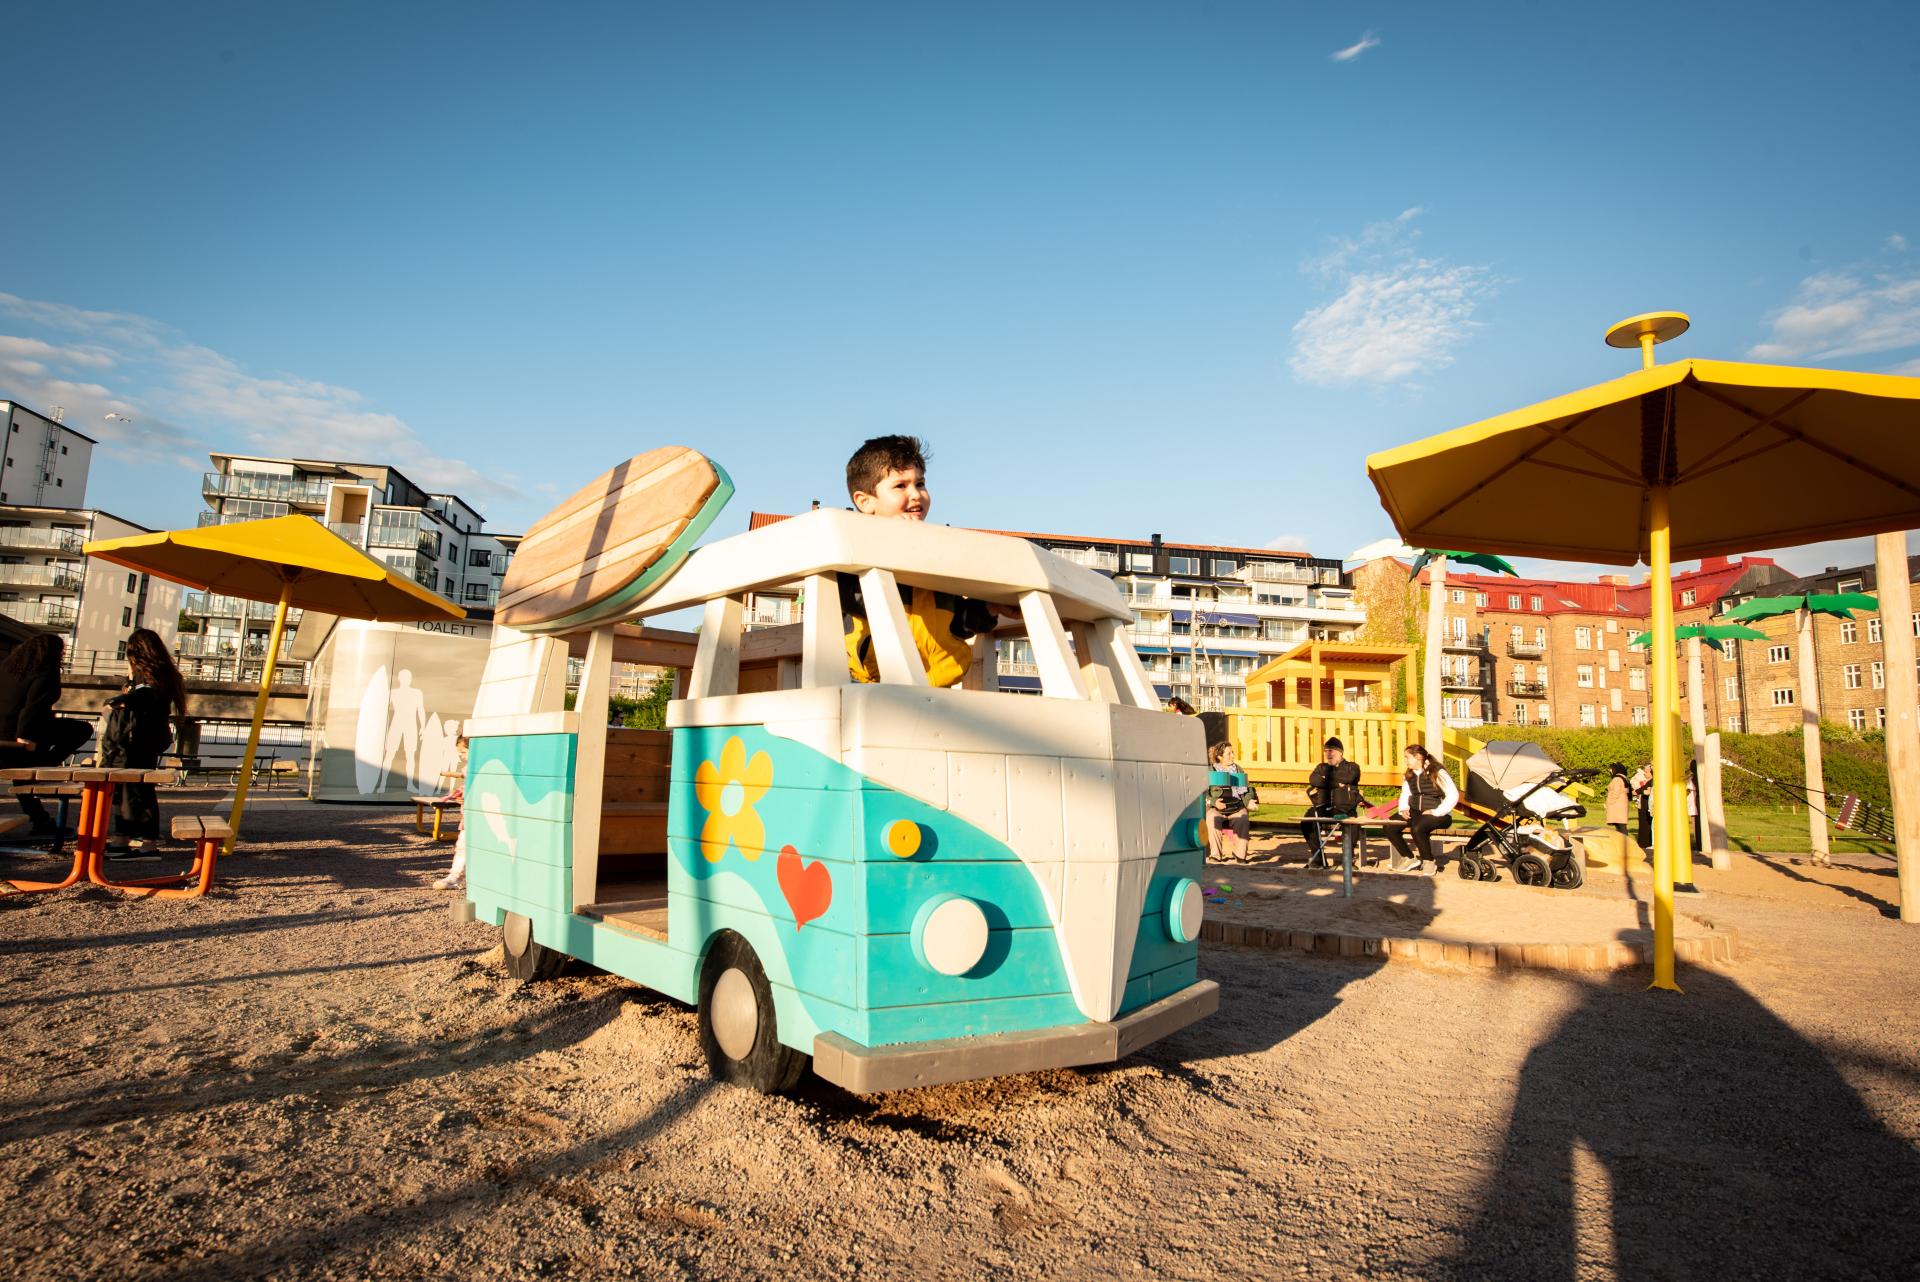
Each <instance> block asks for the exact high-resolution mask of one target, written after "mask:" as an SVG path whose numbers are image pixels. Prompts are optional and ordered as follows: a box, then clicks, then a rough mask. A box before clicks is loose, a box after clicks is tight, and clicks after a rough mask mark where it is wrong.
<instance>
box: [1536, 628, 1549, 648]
mask: <svg viewBox="0 0 1920 1282" xmlns="http://www.w3.org/2000/svg"><path fill="white" fill-rule="evenodd" d="M1533 643H1534V644H1535V645H1537V646H1539V647H1540V648H1541V649H1542V650H1544V649H1546V648H1547V630H1546V628H1544V627H1538V628H1535V629H1534V630H1533Z"/></svg>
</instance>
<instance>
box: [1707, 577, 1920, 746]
mask: <svg viewBox="0 0 1920 1282" xmlns="http://www.w3.org/2000/svg"><path fill="white" fill-rule="evenodd" d="M1907 577H1908V579H1909V580H1916V579H1920V557H1913V558H1909V560H1908V562H1907ZM1877 590H1878V576H1877V574H1876V572H1875V569H1874V567H1873V566H1872V565H1862V566H1855V567H1853V568H1851V569H1839V568H1836V567H1833V566H1829V567H1828V568H1827V569H1826V570H1824V571H1822V572H1821V573H1819V574H1814V575H1809V576H1807V577H1806V578H1801V579H1787V580H1784V581H1781V582H1776V583H1771V584H1768V585H1767V586H1765V587H1764V588H1762V589H1760V590H1757V591H1744V590H1742V591H1735V592H1732V593H1729V594H1728V595H1727V599H1726V602H1725V606H1726V608H1731V607H1732V606H1734V605H1736V604H1738V603H1739V602H1741V601H1743V600H1745V599H1746V598H1747V597H1750V596H1791V595H1797V594H1799V593H1802V592H1819V593H1835V592H1866V593H1873V592H1875V591H1877ZM1751 626H1753V627H1754V628H1756V629H1758V630H1759V631H1761V632H1765V633H1766V634H1767V639H1766V640H1765V641H1734V642H1728V643H1727V648H1726V652H1725V653H1724V654H1722V655H1715V654H1713V653H1712V652H1708V655H1707V664H1708V666H1709V671H1710V674H1711V675H1710V676H1709V678H1708V682H1707V686H1708V691H1707V692H1708V695H1709V697H1710V702H1709V707H1708V714H1707V715H1708V719H1709V720H1710V721H1712V722H1713V724H1714V725H1716V726H1718V727H1719V728H1721V729H1722V730H1748V731H1751V732H1753V733H1755V734H1774V733H1778V732H1779V731H1782V730H1797V729H1799V727H1800V707H1801V703H1802V701H1803V699H1804V697H1805V695H1804V692H1803V691H1802V690H1801V689H1800V654H1799V645H1800V639H1799V626H1798V623H1797V621H1796V620H1795V619H1794V618H1793V617H1792V616H1783V617H1781V618H1777V619H1763V620H1761V621H1760V622H1758V623H1755V624H1753V625H1751ZM1906 626H1908V627H1910V628H1913V629H1914V634H1915V635H1916V636H1920V613H1916V614H1915V615H1914V616H1913V618H1911V619H1908V620H1907V621H1906ZM1880 638H1881V620H1880V617H1879V616H1878V615H1869V614H1865V613H1863V614H1860V615H1859V616H1857V617H1856V618H1854V619H1851V620H1841V619H1834V618H1828V617H1826V616H1823V615H1816V616H1815V617H1814V619H1813V652H1814V671H1815V674H1816V676H1817V678H1818V680H1819V682H1820V715H1821V717H1822V719H1823V720H1826V721H1831V722H1834V723H1836V724H1839V725H1844V726H1850V727H1851V728H1853V729H1855V730H1875V729H1880V728H1883V727H1884V726H1885V725H1886V717H1887V698H1886V695H1887V690H1886V686H1887V672H1886V666H1885V663H1884V653H1883V647H1882V645H1881V640H1880Z"/></svg>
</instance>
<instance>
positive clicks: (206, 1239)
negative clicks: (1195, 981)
mask: <svg viewBox="0 0 1920 1282" xmlns="http://www.w3.org/2000/svg"><path fill="white" fill-rule="evenodd" d="M250 824H251V837H252V840H251V841H250V843H249V844H250V846H251V847H252V848H253V850H254V851H255V853H253V854H251V855H249V856H247V857H245V858H243V859H239V860H236V861H234V862H233V864H232V869H233V871H234V873H235V876H236V881H235V883H234V884H233V886H232V888H230V889H228V890H226V891H224V892H221V893H219V895H218V897H216V898H213V899H209V900H206V901H197V902H196V901H186V902H180V903H140V902H132V901H125V900H121V899H119V898H117V897H115V896H113V895H111V894H110V893H109V892H106V891H101V890H91V891H86V892H74V891H67V892H62V893H59V894H54V895H46V896H38V897H33V898H27V899H11V900H0V1027H3V1028H4V1036H3V1037H0V1047H3V1048H4V1049H3V1050H0V1188H4V1189H5V1190H6V1211H7V1214H6V1217H5V1223H4V1227H0V1270H3V1271H4V1275H5V1276H7V1277H9V1278H17V1279H23V1280H25V1279H42V1278H87V1279H106V1278H112V1279H160V1278H168V1279H203V1278H204V1279H230V1278H246V1277H269V1276H270V1277H286V1278H334V1277H338V1278H424V1277H439V1276H448V1277H463V1278H464V1277H510V1278H520V1277H549V1276H552V1277H571V1278H602V1277H606V1278H625V1277H646V1278H673V1277H711V1276H726V1277H760V1276H788V1275H793V1274H806V1275H833V1276H864V1277H893V1276H913V1277H921V1278H929V1277H963V1276H964V1277H973V1276H978V1275H980V1274H982V1273H985V1272H989V1271H991V1272H993V1273H997V1274H1019V1275H1035V1276H1037V1275H1042V1274H1044V1275H1047V1276H1051V1277H1066V1278H1077V1277H1115V1276H1118V1277H1153V1278H1161V1277H1169V1278H1186V1277H1196V1278H1197V1277H1207V1278H1218V1277H1228V1278H1233V1277H1248V1278H1255V1277H1258V1278H1263V1279H1266V1278H1272V1277H1274V1276H1276V1275H1285V1276H1306V1277H1344V1276H1353V1275H1365V1276H1369V1277H1385V1278H1398V1277H1406V1278H1445V1277H1460V1278H1490V1277H1492V1278H1506V1277H1511V1278H1526V1279H1557V1278H1588V1277H1595V1278H1599V1277H1616V1276H1618V1277H1632V1278H1643V1277H1673V1278H1705V1277H1714V1278H1726V1277H1768V1278H1780V1277H1835V1278H1841V1277H1845V1278H1863V1277H1889V1278H1891V1277H1896V1276H1897V1277H1902V1278H1911V1277H1913V1276H1914V1273H1913V1268H1914V1261H1915V1260H1916V1259H1920V1220H1917V1219H1916V1217H1915V1215H1914V1213H1913V1208H1914V1207H1916V1206H1920V1151H1917V1150H1916V1140H1917V1139H1920V1002H1917V1001H1916V998H1920V931H1916V930H1915V929H1914V928H1912V927H1903V926H1901V925H1899V924H1898V923H1896V922H1893V921H1889V920H1887V918H1886V917H1885V916H1884V915H1883V914H1882V912H1881V911H1880V910H1879V909H1878V908H1875V907H1873V906H1871V905H1870V904H1868V903H1865V902H1856V901H1855V900H1851V899H1847V900H1837V901H1836V902H1837V903H1838V904H1839V905H1840V906H1831V905H1824V906H1818V907H1811V906H1806V905H1801V904H1797V903H1795V902H1794V901H1793V900H1792V899H1791V898H1790V897H1778V896H1761V895H1755V896H1747V897H1743V896H1738V895H1731V894H1729V895H1724V896H1723V895H1716V896H1713V897H1712V911H1713V913H1714V915H1715V917H1716V920H1721V919H1724V920H1727V921H1729V922H1731V923H1732V924H1735V925H1737V926H1738V928H1739V929H1740V931H1741V936H1742V954H1741V956H1742V960H1741V963H1740V965H1739V966H1738V967H1736V968H1734V969H1732V970H1729V971H1726V972H1712V971H1706V970H1700V969H1689V970H1684V971H1683V974H1682V977H1681V978H1682V983H1683V984H1685V985H1686V987H1687V995H1686V996H1684V997H1674V996H1670V995H1666V994H1650V993H1647V992H1645V991H1643V988H1642V985H1643V984H1644V977H1640V976H1636V975H1635V974H1632V973H1629V974H1626V975H1617V976H1611V977H1588V976H1577V975H1560V974H1553V973H1545V972H1508V971H1496V972H1492V973H1479V972H1453V971H1443V970H1433V971H1428V970H1423V969H1420V968H1418V967H1412V966H1403V965H1391V966H1375V965H1370V964H1368V963H1366V962H1364V961H1360V960H1344V961H1343V960H1337V959H1322V958H1314V957H1308V956H1303V955H1298V954H1276V953H1265V952H1260V951H1254V950H1247V949H1235V948H1215V949H1212V950H1210V951H1208V952H1207V953H1206V954H1204V955H1203V959H1202V970H1203V973H1204V974H1206V975H1208V976H1210V977H1212V978H1214V979H1217V980H1219V981H1220V982H1221V984H1222V985H1223V987H1224V990H1225V992H1224V1003H1223V1006H1222V1009H1221V1011H1220V1013H1219V1014H1218V1015H1217V1016H1215V1017H1213V1018H1212V1019H1209V1020H1207V1021H1204V1022H1203V1023H1201V1024H1199V1025H1197V1026H1195V1027H1193V1028H1191V1029H1188V1030H1186V1031H1184V1032H1182V1033H1180V1034H1178V1035H1176V1036H1174V1037H1172V1038H1170V1039H1168V1040H1167V1041H1165V1042H1163V1043H1161V1044H1159V1045H1157V1046H1155V1047H1153V1048H1151V1049H1149V1050H1148V1051H1146V1052H1144V1053H1142V1054H1140V1055H1138V1056H1136V1057H1135V1058H1133V1059H1131V1060H1129V1061H1126V1062H1124V1063H1122V1064H1120V1065H1117V1066H1113V1067H1110V1068H1106V1069H1102V1070H1098V1071H1061V1072H1053V1073H1041V1074H1035V1075H1031V1076H1027V1077H1020V1078H1014V1079H1008V1080H1002V1081H996V1082H989V1083H981V1084H970V1085H959V1086H950V1087H941V1088H934V1089H927V1090H922V1091H915V1092H909V1093H904V1094H899V1095H893V1096H886V1097H879V1098H875V1099H860V1098H857V1097H854V1096H850V1095H847V1094H845V1093H843V1092H840V1091H838V1090H836V1089H834V1088H832V1087H829V1086H827V1085H825V1084H824V1083H820V1082H817V1081H813V1082H810V1083H809V1084H808V1085H807V1086H806V1087H805V1088H804V1089H803V1091H802V1093H801V1094H800V1095H799V1096H798V1097H797V1098H793V1099H784V1100H781V1099H772V1100H770V1099H764V1098H761V1097H758V1096H753V1095H749V1094H746V1093H743V1092H740V1091H736V1090H733V1089H730V1088H718V1087H714V1086H712V1085H710V1084H709V1083H708V1082H707V1080H706V1077H705V1074H704V1070H703V1068H702V1066H701V1063H700V1056H699V1049H698V1045H697V1043H696V1040H695V1034H694V1020H693V1015H692V1013H691V1012H690V1011H689V1010H687V1009H686V1008H683V1007H680V1006H678V1005H675V1004H674V1003H671V1002H668V1001H665V1000H663V999H658V998H655V997H652V996H650V995H648V994H646V993H645V992H643V991H641V990H639V989H637V988H634V987H633V986H631V985H629V984H626V983H624V982H622V981H620V980H617V979H614V978H611V977H609V976H604V975H589V974H582V975H570V976H567V977H564V978H562V979H560V980H557V981H553V982H551V983H548V984H545V985H538V986H534V987H529V988H520V987H517V986H515V985H513V984H512V983H510V982H509V981H508V980H507V979H505V977H504V976H503V975H502V973H501V972H500V971H499V969H498V967H497V965H496V958H497V952H493V951H492V945H493V942H494V941H493V933H492V932H491V931H490V930H488V929H487V928H485V927H480V926H464V927H459V926H455V925H453V924H452V922H451V921H450V919H449V916H448V913H447V911H446V905H447V895H446V893H445V892H438V891H434V890H433V889H431V888H430V886H429V885H428V883H429V882H430V881H431V879H432V878H433V877H434V876H436V875H437V874H438V872H439V871H440V870H441V867H442V865H443V863H444V861H445V858H446V848H445V847H440V848H437V849H436V848H429V847H426V846H425V845H424V844H422V843H420V842H418V841H417V840H416V839H414V838H413V837H412V836H411V833H410V825H409V824H408V822H407V820H406V819H405V818H402V817H399V816H396V815H394V814H393V813H392V812H390V811H386V812H380V811H367V810H355V809H343V808H318V809H307V808H296V809H289V810H281V811H277V812H274V811H268V812H263V813H261V814H258V815H256V816H255V817H253V818H252V819H251V820H250ZM314 832H323V833H325V834H326V836H324V837H322V838H320V839H318V840H316V839H314V838H313V837H312V836H311V835H310V834H312V833H314ZM9 862H14V861H9ZM1887 894H1888V895H1889V896H1890V895H1891V885H1890V884H1889V885H1888V887H1887ZM490 954H491V955H490Z"/></svg>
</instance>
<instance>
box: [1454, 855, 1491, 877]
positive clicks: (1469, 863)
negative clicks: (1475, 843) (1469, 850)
mask: <svg viewBox="0 0 1920 1282" xmlns="http://www.w3.org/2000/svg"><path fill="white" fill-rule="evenodd" d="M1484 876H1486V872H1485V870H1484V869H1483V868H1482V866H1481V863H1480V861H1479V860H1478V859H1475V858H1473V857H1472V856H1471V855H1462V856H1460V880H1461V881H1478V880H1479V879H1480V878H1482V877H1484Z"/></svg>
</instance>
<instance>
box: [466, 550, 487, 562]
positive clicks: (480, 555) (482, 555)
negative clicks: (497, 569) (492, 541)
mask: <svg viewBox="0 0 1920 1282" xmlns="http://www.w3.org/2000/svg"><path fill="white" fill-rule="evenodd" d="M492 561H493V553H492V552H490V551H488V550H487V549H486V548H475V549H474V550H473V551H471V552H469V553H467V564H468V565H476V566H484V565H489V564H491V563H492Z"/></svg>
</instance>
